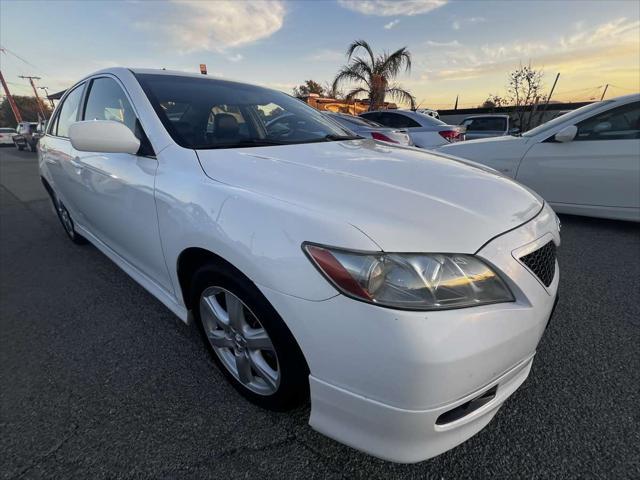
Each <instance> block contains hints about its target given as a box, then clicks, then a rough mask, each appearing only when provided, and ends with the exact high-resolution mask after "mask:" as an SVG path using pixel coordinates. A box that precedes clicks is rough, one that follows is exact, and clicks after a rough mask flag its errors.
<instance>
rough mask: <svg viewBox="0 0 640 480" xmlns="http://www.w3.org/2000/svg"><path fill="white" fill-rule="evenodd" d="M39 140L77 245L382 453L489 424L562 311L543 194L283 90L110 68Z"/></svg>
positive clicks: (262, 392) (251, 377) (322, 422)
mask: <svg viewBox="0 0 640 480" xmlns="http://www.w3.org/2000/svg"><path fill="white" fill-rule="evenodd" d="M283 114H291V115H293V116H294V117H295V121H287V122H285V123H283V122H275V123H271V124H270V121H271V119H273V118H274V117H275V118H281V116H282V115H283ZM291 120H292V119H291ZM268 125H271V128H270V127H269V126H268ZM38 151H39V166H40V174H41V177H42V182H43V184H44V186H45V188H46V189H47V191H48V192H49V194H50V196H51V199H52V202H53V205H54V206H55V210H56V212H57V214H58V216H59V219H60V221H61V224H62V226H63V228H64V231H65V232H66V234H67V235H68V236H69V238H70V239H71V240H72V241H74V242H75V243H82V242H84V241H86V240H88V241H90V242H91V243H93V244H94V245H95V246H96V247H97V248H98V249H100V250H101V251H102V252H103V253H104V254H105V255H107V256H108V257H109V258H111V259H112V260H113V261H114V262H115V263H116V264H117V265H119V266H120V267H121V268H122V269H123V270H124V271H125V272H127V273H128V274H129V275H131V277H133V278H134V279H135V280H136V281H138V282H139V283H140V284H141V285H142V286H143V287H145V288H146V289H147V290H148V291H149V292H151V294H153V295H154V296H155V297H156V298H157V299H158V300H160V301H161V302H163V303H164V304H165V305H166V306H167V307H168V308H169V309H170V310H171V311H173V312H174V313H175V314H176V315H177V316H178V317H179V318H180V319H182V320H183V321H185V322H188V321H189V320H190V319H192V318H193V319H195V321H196V323H197V325H199V327H200V329H201V331H202V333H203V335H204V336H205V338H206V340H207V341H208V345H209V346H210V353H211V355H212V357H213V359H214V361H215V362H216V364H217V365H218V367H219V368H220V370H221V371H222V372H223V374H224V375H225V376H226V378H227V379H228V380H229V382H230V383H231V384H232V385H233V386H234V387H235V388H236V389H237V390H238V391H239V392H240V393H241V394H242V395H243V396H245V397H246V398H247V399H249V400H250V401H252V402H255V403H256V404H258V405H261V406H263V407H266V408H271V409H276V410H286V409H289V408H292V407H295V406H296V405H299V404H300V403H303V402H307V401H308V400H309V399H310V401H311V417H310V420H309V422H310V424H311V426H313V427H314V428H315V429H317V430H318V431H320V432H322V433H324V434H326V435H328V436H330V437H332V438H334V439H336V440H339V441H341V442H344V443H346V444H348V445H351V446H353V447H355V448H358V449H360V450H363V451H365V452H368V453H370V454H373V455H376V456H378V457H382V458H385V459H388V460H393V461H397V462H416V461H420V460H424V459H426V458H429V457H433V456H435V455H438V454H440V453H442V452H444V451H445V450H448V449H450V448H452V447H454V446H455V445H457V444H459V443H461V442H463V441H464V440H466V439H468V438H469V437H471V436H472V435H474V434H475V433H477V432H478V431H479V430H481V429H482V428H483V427H484V426H485V425H486V424H487V423H488V422H489V421H490V420H491V418H492V417H493V416H494V415H495V413H496V411H497V410H498V408H499V407H500V406H501V405H502V404H503V403H504V401H505V400H506V399H507V398H508V397H509V396H510V395H511V394H512V393H513V392H514V391H515V390H516V389H517V388H518V387H519V386H520V384H522V382H524V381H525V379H526V378H527V376H528V374H529V371H530V370H531V365H532V362H533V358H534V355H535V353H536V347H537V345H538V342H539V341H540V338H541V336H542V334H543V332H544V330H545V328H546V325H547V322H548V320H549V318H550V316H551V314H552V312H553V308H554V305H555V300H556V292H557V289H558V282H559V271H558V266H557V262H556V256H555V251H556V247H557V246H558V245H559V244H560V237H559V231H558V224H557V218H556V216H555V214H554V212H553V211H552V210H551V208H550V207H549V206H548V205H547V204H545V203H544V202H543V201H542V200H541V199H540V198H539V197H537V196H536V195H535V194H533V193H531V192H530V191H529V190H527V189H526V188H524V187H522V186H521V185H518V184H517V183H515V182H513V181H511V180H510V179H508V178H505V177H504V176H502V175H498V174H496V173H495V172H491V171H486V170H485V169H484V168H477V167H475V166H472V165H468V164H466V163H464V162H460V161H451V160H449V159H443V158H442V157H440V156H437V155H433V154H431V153H428V152H422V151H418V150H416V149H413V148H407V147H393V146H391V145H388V144H384V143H382V142H376V141H374V140H372V139H360V138H359V139H356V140H354V139H353V137H351V136H349V135H348V134H347V133H346V132H345V130H343V129H342V128H341V127H340V126H339V125H338V124H336V123H334V122H333V121H332V120H330V119H328V118H327V117H326V116H324V115H322V114H321V113H320V112H318V111H316V110H314V109H313V108H311V107H309V106H308V105H306V104H304V103H302V102H300V101H298V100H296V99H294V98H292V97H290V96H288V95H286V94H284V93H281V92H278V91H274V90H269V89H266V88H261V87H256V86H251V85H246V84H241V83H236V82H230V81H223V80H216V79H213V78H210V77H206V76H203V75H189V74H185V73H180V72H168V71H158V70H129V69H125V68H113V69H108V70H103V71H100V72H98V73H95V74H93V75H90V76H88V77H86V78H84V79H82V80H81V81H80V82H78V83H77V84H76V85H74V86H73V87H72V88H70V89H69V90H68V91H67V92H66V94H65V96H64V97H63V98H62V100H61V101H60V104H59V105H58V107H57V108H56V111H55V112H54V114H53V117H52V120H51V121H50V122H49V126H48V129H47V132H46V135H45V136H44V137H43V138H42V139H41V140H40V142H39V144H38ZM443 252H447V253H443ZM113 301H114V302H117V301H118V299H117V298H114V299H113ZM149 334H150V335H153V329H151V330H150V331H149ZM70 348H72V347H70ZM220 408H224V407H221V406H219V405H211V411H210V412H209V414H211V415H220V414H225V413H224V412H222V413H221V412H219V411H217V410H219V409H220Z"/></svg>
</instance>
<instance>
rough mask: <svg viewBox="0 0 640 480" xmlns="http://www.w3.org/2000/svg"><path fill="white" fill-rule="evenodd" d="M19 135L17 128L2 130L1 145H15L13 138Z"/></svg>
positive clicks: (0, 134)
mask: <svg viewBox="0 0 640 480" xmlns="http://www.w3.org/2000/svg"><path fill="white" fill-rule="evenodd" d="M17 134H18V132H17V131H16V129H15V128H0V145H13V137H15V136H16V135H17Z"/></svg>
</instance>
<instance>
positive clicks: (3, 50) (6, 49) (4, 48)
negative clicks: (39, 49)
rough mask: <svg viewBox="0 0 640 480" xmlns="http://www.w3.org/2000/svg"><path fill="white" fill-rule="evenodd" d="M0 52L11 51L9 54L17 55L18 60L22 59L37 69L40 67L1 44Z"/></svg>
mask: <svg viewBox="0 0 640 480" xmlns="http://www.w3.org/2000/svg"><path fill="white" fill-rule="evenodd" d="M0 52H5V53H9V54H11V55H13V56H14V57H16V58H17V59H18V60H20V61H22V62H24V63H26V64H27V65H29V66H31V67H33V68H35V69H37V70H39V68H38V67H36V66H35V65H34V64H33V63H31V62H29V61H28V60H25V59H24V58H22V57H21V56H20V55H18V54H17V53H15V52H12V51H11V50H9V49H8V48H7V47H2V46H0Z"/></svg>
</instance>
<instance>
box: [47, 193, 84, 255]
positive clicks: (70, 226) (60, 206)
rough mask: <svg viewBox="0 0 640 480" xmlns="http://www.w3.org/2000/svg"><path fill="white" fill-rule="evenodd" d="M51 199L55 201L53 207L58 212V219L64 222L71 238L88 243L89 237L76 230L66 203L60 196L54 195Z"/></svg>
mask: <svg viewBox="0 0 640 480" xmlns="http://www.w3.org/2000/svg"><path fill="white" fill-rule="evenodd" d="M51 201H52V202H53V208H54V209H55V210H56V214H57V215H58V219H59V220H60V223H61V224H62V228H64V231H65V232H66V234H67V236H68V237H69V239H70V240H71V241H72V242H73V243H75V244H78V245H83V244H85V243H87V239H86V238H84V237H83V236H82V235H80V234H79V233H77V232H76V228H75V225H74V223H73V219H72V218H71V214H70V213H69V211H68V210H67V207H65V206H64V203H62V201H61V200H60V199H58V197H56V196H55V195H53V196H52V197H51Z"/></svg>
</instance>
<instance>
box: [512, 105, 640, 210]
mask: <svg viewBox="0 0 640 480" xmlns="http://www.w3.org/2000/svg"><path fill="white" fill-rule="evenodd" d="M576 126H577V127H578V132H577V134H576V137H575V139H574V140H573V141H571V142H565V143H559V142H555V141H553V139H552V138H550V139H547V140H546V141H543V142H540V143H538V144H536V145H534V146H533V147H531V149H530V150H529V151H528V152H527V154H526V155H525V157H524V158H523V160H522V163H521V164H520V168H519V169H518V173H517V176H516V179H517V180H518V181H520V182H522V183H524V184H525V185H527V186H529V187H531V188H533V190H535V191H536V192H538V193H539V194H540V195H542V197H544V199H545V200H547V201H549V202H551V203H556V204H567V205H590V206H601V207H622V208H639V207H640V188H638V179H639V178H640V102H635V103H631V104H628V105H623V106H621V107H617V108H614V109H611V110H608V111H606V112H603V113H600V114H598V115H594V116H593V117H590V118H588V119H586V120H583V121H581V122H580V123H578V124H577V125H576Z"/></svg>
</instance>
